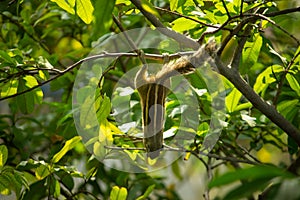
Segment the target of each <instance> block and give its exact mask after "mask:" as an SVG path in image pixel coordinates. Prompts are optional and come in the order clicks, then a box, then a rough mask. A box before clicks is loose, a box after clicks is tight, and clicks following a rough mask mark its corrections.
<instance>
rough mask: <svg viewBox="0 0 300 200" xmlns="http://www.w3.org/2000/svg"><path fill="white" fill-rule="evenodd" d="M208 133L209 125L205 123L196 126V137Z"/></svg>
mask: <svg viewBox="0 0 300 200" xmlns="http://www.w3.org/2000/svg"><path fill="white" fill-rule="evenodd" d="M208 131H209V124H208V123H207V122H202V123H201V124H200V125H199V126H198V130H197V135H205V134H206V133H208Z"/></svg>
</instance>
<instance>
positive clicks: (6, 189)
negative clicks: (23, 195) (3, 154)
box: [0, 173, 11, 195]
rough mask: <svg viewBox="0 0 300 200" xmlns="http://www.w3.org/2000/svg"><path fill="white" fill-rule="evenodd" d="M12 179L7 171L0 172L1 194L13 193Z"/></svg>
mask: <svg viewBox="0 0 300 200" xmlns="http://www.w3.org/2000/svg"><path fill="white" fill-rule="evenodd" d="M10 184H11V180H10V178H9V177H8V176H6V173H1V174H0V194H1V195H9V194H11V187H10Z"/></svg>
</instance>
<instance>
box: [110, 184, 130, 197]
mask: <svg viewBox="0 0 300 200" xmlns="http://www.w3.org/2000/svg"><path fill="white" fill-rule="evenodd" d="M126 198H127V189H126V188H124V187H118V186H114V187H113V188H112V190H111V192H110V200H124V199H126Z"/></svg>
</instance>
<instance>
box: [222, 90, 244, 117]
mask: <svg viewBox="0 0 300 200" xmlns="http://www.w3.org/2000/svg"><path fill="white" fill-rule="evenodd" d="M241 97H242V93H241V92H240V91H239V90H238V89H236V88H233V89H232V91H231V92H230V93H229V95H227V96H226V98H225V105H226V109H227V110H228V111H229V112H234V111H235V110H236V107H237V105H238V103H239V101H240V99H241Z"/></svg>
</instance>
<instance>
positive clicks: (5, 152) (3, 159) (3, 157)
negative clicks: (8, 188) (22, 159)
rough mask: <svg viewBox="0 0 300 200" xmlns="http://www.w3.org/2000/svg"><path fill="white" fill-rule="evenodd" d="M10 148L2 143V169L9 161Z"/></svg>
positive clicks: (0, 155)
mask: <svg viewBox="0 0 300 200" xmlns="http://www.w3.org/2000/svg"><path fill="white" fill-rule="evenodd" d="M7 156H8V150H7V147H6V146H5V145H0V169H1V167H3V166H4V165H5V163H6V161H7Z"/></svg>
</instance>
